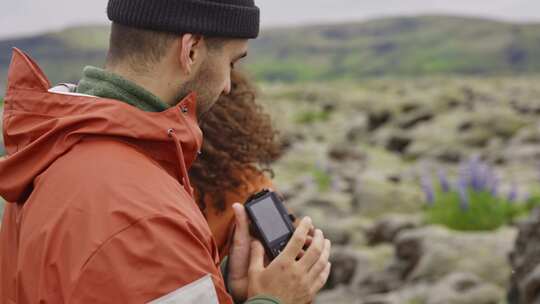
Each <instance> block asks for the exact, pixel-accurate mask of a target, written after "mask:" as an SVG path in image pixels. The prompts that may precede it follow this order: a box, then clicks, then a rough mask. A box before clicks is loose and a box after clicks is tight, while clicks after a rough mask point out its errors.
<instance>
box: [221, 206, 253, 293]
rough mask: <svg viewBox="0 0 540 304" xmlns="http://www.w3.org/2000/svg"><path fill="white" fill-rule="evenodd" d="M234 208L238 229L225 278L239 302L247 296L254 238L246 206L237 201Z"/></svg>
mask: <svg viewBox="0 0 540 304" xmlns="http://www.w3.org/2000/svg"><path fill="white" fill-rule="evenodd" d="M233 210H234V215H235V218H236V229H235V231H234V238H233V244H232V246H231V252H230V254H229V276H228V277H227V278H225V279H226V280H227V285H228V286H229V288H230V290H231V293H232V294H231V295H232V297H233V299H234V300H235V302H237V303H238V302H244V301H245V300H246V298H247V291H248V269H249V256H250V251H251V242H252V241H253V239H252V237H251V235H250V233H249V221H248V217H247V214H246V210H245V209H244V206H243V205H241V204H238V203H236V204H234V205H233Z"/></svg>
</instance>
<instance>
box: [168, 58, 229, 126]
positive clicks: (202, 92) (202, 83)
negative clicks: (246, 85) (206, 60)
mask: <svg viewBox="0 0 540 304" xmlns="http://www.w3.org/2000/svg"><path fill="white" fill-rule="evenodd" d="M210 73H212V71H211V70H210V69H208V68H205V67H201V70H200V72H199V73H198V74H197V75H195V76H194V77H193V79H192V80H189V81H188V82H186V83H185V84H184V86H183V87H182V88H181V89H180V92H179V93H178V95H177V96H178V98H177V100H183V99H184V98H186V97H187V96H188V95H189V94H190V93H192V92H195V93H196V94H197V97H196V105H197V119H198V121H199V123H200V122H201V121H202V120H203V119H204V117H205V116H206V114H207V113H208V112H209V111H210V109H211V108H212V106H213V105H214V104H215V103H216V102H217V100H218V99H219V96H220V95H219V93H216V92H215V91H216V90H215V88H214V87H215V86H213V85H212V82H213V78H212V77H211V75H212V74H210Z"/></svg>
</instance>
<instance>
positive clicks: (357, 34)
mask: <svg viewBox="0 0 540 304" xmlns="http://www.w3.org/2000/svg"><path fill="white" fill-rule="evenodd" d="M107 37H108V30H107V27H103V26H86V27H74V28H69V29H66V30H64V31H62V32H56V33H47V34H43V35H38V36H34V37H26V38H20V39H14V40H4V41H0V85H1V87H2V88H3V87H4V83H5V77H6V75H5V74H6V73H5V71H6V69H7V66H8V65H9V61H10V56H11V48H12V47H13V46H16V47H19V48H21V49H23V50H25V51H27V52H28V53H30V54H31V55H32V56H33V57H34V58H36V59H37V61H38V62H39V63H40V64H41V65H42V66H43V68H44V69H45V71H46V72H47V74H48V75H49V76H50V78H51V79H52V80H53V82H57V81H76V80H78V79H79V77H80V71H81V69H82V67H83V66H84V65H85V64H93V65H100V64H102V62H103V60H104V56H105V49H106V48H107V43H108V42H107V40H108V39H107ZM247 69H248V70H249V71H250V72H251V73H252V74H254V75H255V76H256V77H257V78H258V79H260V80H266V81H273V80H281V81H309V80H334V79H341V78H348V79H357V78H365V77H380V76H405V77H410V76H420V75H426V74H466V75H501V74H504V75H514V74H529V73H538V72H540V24H512V23H505V22H498V21H493V20H485V19H475V18H463V17H452V16H420V17H398V18H385V19H378V20H372V21H366V22H356V23H342V24H333V25H315V26H305V27H294V28H277V29H271V30H266V31H264V32H263V33H262V35H261V37H260V39H257V40H255V41H253V43H252V50H251V57H250V59H249V60H248V62H247ZM0 93H1V92H0Z"/></svg>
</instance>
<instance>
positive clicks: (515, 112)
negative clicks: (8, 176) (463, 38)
mask: <svg viewBox="0 0 540 304" xmlns="http://www.w3.org/2000/svg"><path fill="white" fill-rule="evenodd" d="M539 80H540V78H531V77H528V78H519V77H518V78H516V77H514V78H507V79H506V78H490V79H480V78H461V79H457V78H430V79H417V80H395V79H394V80H391V79H387V80H372V81H365V82H362V83H347V82H340V83H320V84H317V83H306V84H294V85H290V84H287V85H286V84H283V85H278V84H273V85H263V86H262V87H261V102H262V103H263V104H264V106H265V107H266V108H267V109H268V111H269V112H270V113H272V115H273V117H274V120H275V124H276V126H277V127H278V129H279V130H280V133H281V138H282V141H283V147H284V149H285V154H284V156H283V158H282V159H281V160H280V161H278V162H277V163H276V164H274V169H275V174H276V175H275V177H276V178H275V183H276V185H277V188H278V189H279V190H280V191H281V192H282V193H283V194H284V196H285V197H286V198H287V203H288V205H289V206H290V207H291V208H292V209H293V210H295V212H296V213H297V214H299V215H310V216H311V217H312V218H313V219H314V221H315V223H316V224H317V225H318V226H319V227H321V228H323V229H324V231H325V233H326V235H327V236H328V237H329V238H330V239H331V240H332V241H333V244H334V248H335V249H334V251H333V255H332V263H333V270H332V274H331V277H330V279H329V283H328V285H327V287H326V289H325V290H324V292H322V293H321V294H320V297H319V298H318V299H317V301H316V303H332V304H339V303H358V304H394V303H395V304H446V303H449V304H453V303H456V304H501V303H507V300H506V298H507V294H508V293H510V295H511V297H510V298H511V299H513V300H512V301H510V302H508V303H510V304H524V303H527V304H528V303H540V297H539V296H538V294H539V292H538V290H540V283H539V282H540V270H539V267H538V266H537V265H538V262H540V259H539V258H538V256H540V249H538V248H540V232H538V231H540V229H538V227H540V211H537V212H536V213H533V214H532V215H531V217H530V218H529V219H527V220H525V219H523V220H521V221H519V222H517V223H515V224H512V225H508V226H505V227H502V228H500V229H498V230H496V231H485V232H458V231H452V230H449V229H446V228H444V227H440V226H433V225H428V224H426V222H425V219H424V217H423V210H424V208H425V202H424V201H425V198H424V194H423V193H422V191H421V187H420V186H419V185H420V181H419V177H420V175H421V174H423V172H426V171H428V172H434V171H436V170H437V169H438V168H444V169H445V170H446V171H448V172H449V173H450V175H452V174H455V173H456V172H457V171H458V168H459V164H460V162H462V161H464V160H466V159H467V158H469V157H471V156H472V155H476V156H478V157H480V158H481V159H483V160H485V161H487V162H489V163H490V164H492V165H493V166H494V168H495V171H496V174H497V175H498V176H499V177H500V178H501V181H502V186H501V192H502V193H506V192H508V191H510V188H511V186H512V185H516V186H517V190H518V197H520V198H525V197H528V196H530V195H531V194H533V193H536V192H539V191H540V181H539V177H540V167H539V161H540V124H539V122H540V120H539V118H540V86H538V85H537V83H538V82H539ZM0 141H1V139H0ZM535 301H536V302H535Z"/></svg>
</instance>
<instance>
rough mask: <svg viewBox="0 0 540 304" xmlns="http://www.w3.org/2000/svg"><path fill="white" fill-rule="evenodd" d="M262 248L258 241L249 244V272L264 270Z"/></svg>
mask: <svg viewBox="0 0 540 304" xmlns="http://www.w3.org/2000/svg"><path fill="white" fill-rule="evenodd" d="M264 255H265V254H264V248H263V246H262V244H261V243H260V242H259V241H253V242H251V259H250V260H249V271H250V272H251V271H260V270H262V269H264Z"/></svg>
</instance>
